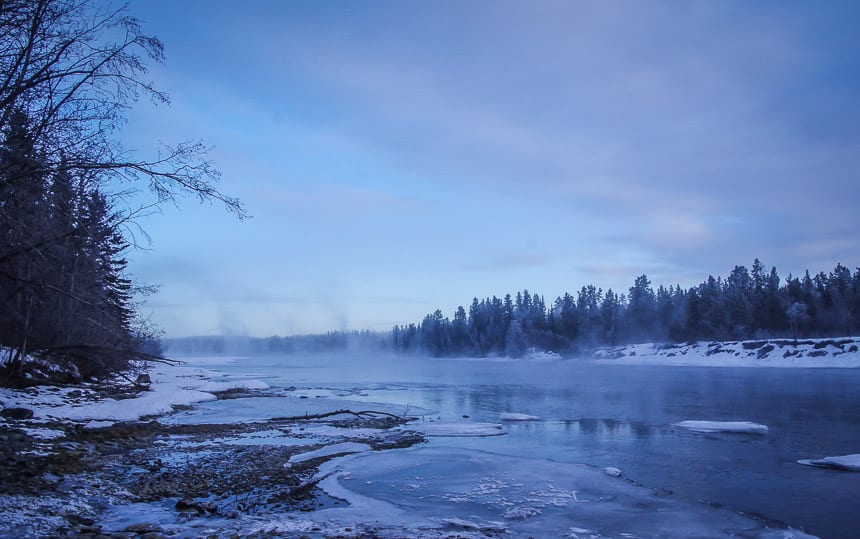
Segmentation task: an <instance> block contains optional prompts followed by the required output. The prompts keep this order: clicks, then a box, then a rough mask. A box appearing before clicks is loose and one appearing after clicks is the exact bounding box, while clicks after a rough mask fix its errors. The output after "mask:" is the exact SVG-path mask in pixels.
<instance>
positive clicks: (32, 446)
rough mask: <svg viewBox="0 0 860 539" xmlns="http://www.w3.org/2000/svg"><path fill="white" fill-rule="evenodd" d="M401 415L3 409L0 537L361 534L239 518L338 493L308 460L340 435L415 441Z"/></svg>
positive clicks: (375, 445)
mask: <svg viewBox="0 0 860 539" xmlns="http://www.w3.org/2000/svg"><path fill="white" fill-rule="evenodd" d="M251 395H254V392H244V391H242V392H239V393H237V392H235V391H228V392H222V393H219V394H217V396H218V397H219V398H220V399H228V398H229V399H234V398H242V397H244V396H251ZM24 415H27V414H26V413H25V414H24ZM405 423H407V420H406V419H404V418H398V417H394V416H391V415H388V414H374V413H365V414H362V415H355V414H352V413H349V412H347V413H344V414H333V415H331V416H329V417H326V418H310V419H308V420H305V419H303V418H302V419H297V418H292V419H291V418H284V419H272V420H268V421H262V422H255V423H248V424H245V423H237V424H193V425H170V424H163V423H161V422H159V421H157V420H155V419H149V420H142V421H132V422H119V423H115V424H113V425H110V426H106V427H103V428H90V427H89V426H86V425H82V424H79V423H74V422H68V421H45V420H41V421H39V422H38V426H37V427H36V426H34V424H33V423H32V418H21V419H11V418H7V419H5V421H4V422H2V423H0V536H2V537H85V538H100V539H106V538H113V539H117V538H123V539H134V538H145V539H159V538H165V537H218V538H221V537H247V536H258V537H275V536H290V537H294V536H305V537H332V536H344V537H350V536H368V535H371V536H372V535H373V532H372V530H367V529H365V530H355V529H352V528H350V529H344V530H339V531H336V532H332V530H322V529H321V528H316V529H315V528H314V526H312V525H306V526H305V528H307V529H305V530H304V531H302V533H300V534H298V535H294V534H292V533H289V534H287V533H284V532H265V531H260V532H253V533H249V532H248V530H249V529H253V526H251V527H250V528H249V522H251V523H253V522H254V521H262V520H264V519H265V516H266V515H267V514H275V513H277V514H281V515H282V514H284V513H296V512H299V513H301V512H312V511H314V510H316V509H318V508H320V507H326V506H331V505H337V504H341V503H343V502H342V501H341V500H338V499H335V498H331V497H329V496H327V495H326V494H324V493H323V492H322V491H321V490H320V489H318V488H317V483H318V482H319V481H320V480H321V479H323V478H324V477H321V476H320V475H319V473H318V469H319V466H320V465H321V464H322V463H324V462H326V461H328V460H330V459H332V458H334V457H336V456H339V455H342V454H343V453H342V452H339V451H340V450H339V448H341V447H348V446H349V445H350V443H352V444H353V445H355V444H362V447H369V448H370V449H371V450H386V449H394V448H402V447H409V446H411V445H414V444H416V443H421V442H422V441H424V439H423V438H422V436H421V435H420V434H417V433H415V432H412V431H410V430H408V429H404V428H402V425H404V424H405ZM320 429H324V430H325V436H320V435H319V432H320ZM311 431H313V434H311ZM326 448H333V449H332V450H325V449H326ZM302 455H307V458H300V457H301V456H302ZM291 459H292V461H291ZM333 533H334V535H333Z"/></svg>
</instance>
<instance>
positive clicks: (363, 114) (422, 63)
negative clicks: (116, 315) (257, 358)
mask: <svg viewBox="0 0 860 539" xmlns="http://www.w3.org/2000/svg"><path fill="white" fill-rule="evenodd" d="M129 13H130V14H131V15H134V16H136V17H139V18H140V19H142V20H143V26H144V29H145V30H146V32H148V33H149V34H151V35H155V36H157V37H158V38H159V39H160V40H161V41H162V42H163V43H164V45H165V48H166V56H167V59H166V61H165V62H164V64H163V65H154V66H151V68H150V72H149V73H148V77H149V78H151V79H152V80H153V81H154V82H155V84H156V86H157V87H159V88H160V89H162V90H164V91H166V92H167V93H169V94H170V96H171V105H170V106H169V107H164V106H158V107H156V106H154V105H152V104H151V103H149V102H140V103H138V104H137V105H136V106H135V107H134V108H133V109H132V110H131V111H129V114H128V123H127V125H126V127H125V130H124V131H123V133H122V134H121V137H122V141H123V143H124V144H125V145H126V147H128V148H129V149H133V150H134V151H135V152H136V153H137V155H138V156H140V157H147V156H151V155H153V152H154V150H155V148H156V147H157V144H158V142H159V141H162V142H165V143H176V142H180V141H185V140H202V141H203V142H205V143H206V144H208V145H211V146H212V147H213V150H212V152H211V157H212V159H213V160H214V161H215V162H216V164H217V166H218V168H219V169H220V170H221V173H222V179H221V182H220V183H219V187H220V188H221V190H222V191H224V192H225V193H227V194H229V195H233V196H237V197H239V198H240V199H241V200H242V201H243V203H244V204H245V205H246V207H247V209H248V212H249V213H250V215H251V216H252V218H250V219H247V220H244V221H239V220H237V219H236V218H235V217H233V216H231V215H229V214H228V213H226V212H225V211H224V209H223V207H221V206H219V205H218V204H210V203H203V204H200V203H198V201H196V200H195V199H193V198H187V199H181V200H179V202H178V204H177V205H176V206H172V205H167V206H163V207H162V210H161V212H160V213H158V214H156V215H151V216H149V217H146V218H143V219H141V220H140V226H141V228H142V229H143V230H145V231H146V232H147V233H148V235H149V241H146V239H145V238H143V235H142V234H140V233H138V240H139V241H138V243H140V244H141V245H142V246H143V247H145V248H144V249H139V250H136V251H134V252H132V253H130V259H131V266H130V268H131V272H132V273H133V274H134V276H135V277H136V278H137V279H139V280H140V281H143V282H145V283H150V284H159V285H160V291H159V293H158V294H156V295H154V296H151V297H149V298H147V300H146V303H145V304H143V306H142V308H141V310H142V312H143V313H144V314H146V315H147V316H149V317H150V319H151V321H152V322H153V323H155V324H156V325H158V326H160V327H161V328H162V329H164V330H165V332H166V336H168V337H181V336H188V335H211V334H230V335H250V336H268V335H293V334H303V333H317V332H325V331H329V330H354V329H370V330H388V329H390V328H391V327H392V326H393V325H395V324H406V323H410V322H420V320H421V319H422V318H423V316H424V315H425V314H427V313H429V312H432V311H434V310H435V309H437V308H438V309H441V310H442V311H443V313H445V314H446V315H447V316H453V311H454V310H455V309H456V307H457V306H458V305H464V306H468V305H469V303H470V302H471V300H472V298H473V297H476V296H477V297H479V298H483V297H488V296H492V295H497V296H499V297H501V296H503V295H504V294H505V293H508V292H511V293H513V292H515V291H517V290H522V289H528V290H529V291H531V292H537V293H540V294H542V295H544V296H545V298H546V300H547V303H549V302H551V300H552V299H554V298H555V297H556V296H558V295H561V294H563V293H564V292H571V293H575V292H576V291H577V290H578V289H579V288H581V287H582V286H583V285H586V284H594V285H596V286H599V287H601V288H603V289H604V290H605V289H608V288H612V289H613V290H615V291H616V292H626V291H627V289H628V288H629V287H630V286H631V285H632V283H633V280H634V278H635V277H636V276H637V275H641V274H646V275H647V276H648V277H649V278H650V280H651V282H652V284H653V285H654V286H655V287H656V286H657V285H661V284H662V285H667V286H668V285H675V284H679V285H681V286H682V287H689V286H693V285H696V284H698V283H700V282H702V281H704V280H705V279H707V277H708V275H714V276H718V275H723V276H725V275H727V274H728V273H729V271H731V269H732V268H733V267H734V266H735V265H745V266H747V267H750V266H751V265H752V262H753V260H754V259H755V258H759V259H760V260H761V261H762V262H763V263H764V264H765V266H766V267H767V268H770V267H771V266H776V267H777V269H778V271H779V272H780V275H781V276H782V277H786V276H787V275H788V274H789V273H794V274H795V275H797V274H800V273H802V272H803V271H804V270H806V269H809V270H810V271H812V272H813V273H817V272H819V271H825V272H827V271H831V270H832V269H833V268H834V266H835V265H836V263H837V262H841V263H842V264H844V265H846V266H848V267H849V268H852V269H853V268H854V267H856V266H860V234H858V232H857V231H858V230H860V212H858V211H857V202H858V201H860V177H858V171H860V99H859V98H858V97H860V33H858V32H857V31H856V28H857V27H858V25H860V3H857V2H844V3H841V2H837V1H832V2H766V1H760V2H746V1H719V2H717V1H713V2H704V1H684V2H659V1H653V2H642V1H633V0H630V1H611V0H610V1H602V0H601V1H593V2H589V1H574V2H568V1H564V2H553V1H541V2H508V1H477V0H475V1H458V2H453V1H444V0H443V1H434V2H399V1H373V2H370V1H355V2H330V1H324V2H280V1H271V2H266V1H257V0H249V1H247V2H243V3H241V4H237V3H236V2H234V1H230V2H227V1H222V0H210V1H206V2H203V1H191V0H183V1H177V2H163V1H157V0H132V1H131V2H130V5H129ZM145 196H146V193H145V192H143V193H141V195H140V197H141V199H143V198H145Z"/></svg>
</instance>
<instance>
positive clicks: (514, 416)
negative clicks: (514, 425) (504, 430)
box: [499, 412, 540, 421]
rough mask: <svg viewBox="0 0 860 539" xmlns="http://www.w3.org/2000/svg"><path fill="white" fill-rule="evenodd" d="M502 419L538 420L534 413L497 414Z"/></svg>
mask: <svg viewBox="0 0 860 539" xmlns="http://www.w3.org/2000/svg"><path fill="white" fill-rule="evenodd" d="M499 419H501V420H502V421H540V418H539V417H538V416H536V415H529V414H518V413H508V412H506V413H503V414H500V415H499Z"/></svg>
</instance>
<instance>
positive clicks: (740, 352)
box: [590, 337, 860, 368]
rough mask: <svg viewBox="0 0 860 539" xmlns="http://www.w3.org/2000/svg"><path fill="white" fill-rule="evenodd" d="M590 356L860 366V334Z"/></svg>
mask: <svg viewBox="0 0 860 539" xmlns="http://www.w3.org/2000/svg"><path fill="white" fill-rule="evenodd" d="M590 360H592V361H595V362H597V363H605V364H616V365H675V366H698V367H794V368H811V367H830V368H839V367H842V368H858V367H860V338H858V337H845V338H839V339H803V340H799V341H793V340H791V339H769V340H753V341H725V342H707V341H702V342H695V343H687V344H657V343H646V344H631V345H627V346H617V347H606V348H600V349H598V350H596V351H595V352H593V353H592V355H591V357H590Z"/></svg>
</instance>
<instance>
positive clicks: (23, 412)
mask: <svg viewBox="0 0 860 539" xmlns="http://www.w3.org/2000/svg"><path fill="white" fill-rule="evenodd" d="M0 416H3V417H5V418H6V419H31V418H32V417H33V410H30V409H29V408H3V410H2V411H0Z"/></svg>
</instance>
